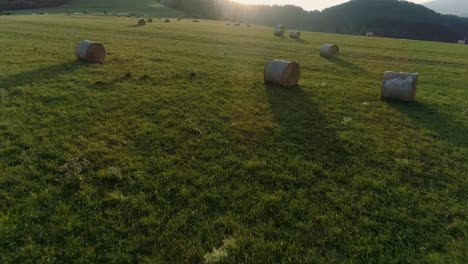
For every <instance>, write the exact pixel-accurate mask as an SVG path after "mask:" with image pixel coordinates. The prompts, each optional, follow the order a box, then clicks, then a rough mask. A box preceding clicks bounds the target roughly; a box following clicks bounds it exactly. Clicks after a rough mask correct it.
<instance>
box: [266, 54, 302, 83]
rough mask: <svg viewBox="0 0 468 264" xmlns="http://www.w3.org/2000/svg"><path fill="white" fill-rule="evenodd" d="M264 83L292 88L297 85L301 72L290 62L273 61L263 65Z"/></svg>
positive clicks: (295, 64) (296, 65) (297, 65)
mask: <svg viewBox="0 0 468 264" xmlns="http://www.w3.org/2000/svg"><path fill="white" fill-rule="evenodd" d="M263 76H264V80H265V83H273V84H277V85H281V86H284V87H293V86H297V85H298V84H299V79H300V77H301V71H300V67H299V64H297V63H295V62H291V61H284V60H273V61H271V62H269V63H268V64H267V65H265V71H264V75H263Z"/></svg>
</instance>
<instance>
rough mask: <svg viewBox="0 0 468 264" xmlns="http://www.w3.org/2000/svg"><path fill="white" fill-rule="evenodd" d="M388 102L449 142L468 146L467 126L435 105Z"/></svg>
mask: <svg viewBox="0 0 468 264" xmlns="http://www.w3.org/2000/svg"><path fill="white" fill-rule="evenodd" d="M388 103H389V104H390V105H392V106H393V107H394V108H396V109H398V110H399V111H400V112H402V113H404V114H405V115H406V116H408V117H410V118H411V119H413V120H414V121H416V122H417V123H418V124H420V125H421V126H422V127H423V128H425V129H427V130H429V131H432V132H434V133H435V134H436V135H437V136H438V137H440V138H441V139H443V140H446V141H447V142H449V143H450V144H452V145H455V146H459V147H468V127H467V126H466V125H465V124H463V123H462V122H460V121H458V120H456V119H454V117H453V116H451V115H448V114H446V113H443V112H440V111H439V110H438V109H437V108H436V107H432V106H430V105H428V104H426V103H420V102H414V103H405V102H400V101H388Z"/></svg>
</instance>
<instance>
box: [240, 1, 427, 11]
mask: <svg viewBox="0 0 468 264" xmlns="http://www.w3.org/2000/svg"><path fill="white" fill-rule="evenodd" d="M235 1H237V2H241V3H246V4H266V5H286V4H293V5H297V6H302V7H303V8H304V9H306V10H315V9H318V10H322V9H324V8H327V7H330V6H334V5H337V4H341V3H344V2H347V1H349V0H235ZM429 1H430V0H410V2H415V3H424V2H429Z"/></svg>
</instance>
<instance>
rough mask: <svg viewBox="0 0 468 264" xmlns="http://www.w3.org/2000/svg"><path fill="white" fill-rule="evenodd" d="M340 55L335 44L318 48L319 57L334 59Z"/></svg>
mask: <svg viewBox="0 0 468 264" xmlns="http://www.w3.org/2000/svg"><path fill="white" fill-rule="evenodd" d="M339 53H340V48H339V47H338V46H337V45H335V44H323V45H322V46H321V47H320V56H322V57H324V58H327V59H331V58H336V57H337V56H338V54H339Z"/></svg>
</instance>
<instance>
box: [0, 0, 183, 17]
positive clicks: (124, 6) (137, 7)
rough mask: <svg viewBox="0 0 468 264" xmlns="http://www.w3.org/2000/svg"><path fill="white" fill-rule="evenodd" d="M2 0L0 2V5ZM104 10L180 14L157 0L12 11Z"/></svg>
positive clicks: (96, 0) (94, 0) (76, 2)
mask: <svg viewBox="0 0 468 264" xmlns="http://www.w3.org/2000/svg"><path fill="white" fill-rule="evenodd" d="M1 2H2V0H0V3H1ZM104 10H106V11H107V12H108V14H109V15H113V14H114V15H115V14H119V15H122V14H125V15H127V14H132V15H140V16H145V15H146V16H169V17H178V16H181V15H182V13H181V12H179V11H177V10H175V9H172V8H168V7H166V6H164V5H161V4H160V3H158V1H157V0H73V1H70V2H68V3H65V4H64V5H61V6H59V7H51V8H40V9H28V10H14V11H11V12H12V13H14V14H23V15H30V14H32V13H36V14H38V13H49V14H59V13H61V14H64V13H66V12H71V13H82V12H83V11H86V12H88V13H98V14H104Z"/></svg>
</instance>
